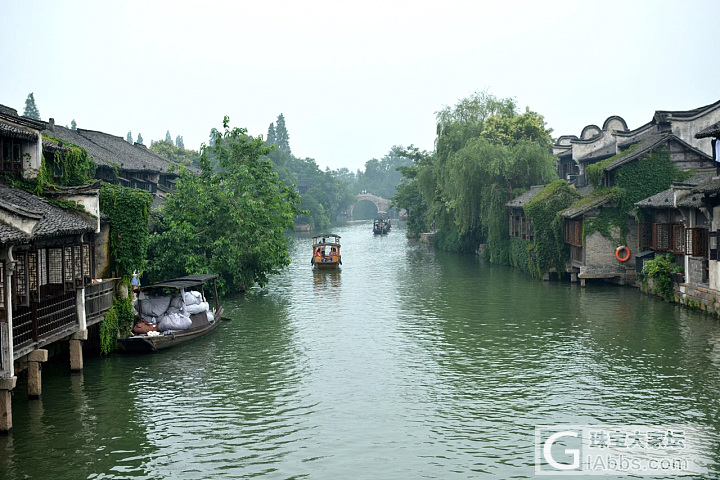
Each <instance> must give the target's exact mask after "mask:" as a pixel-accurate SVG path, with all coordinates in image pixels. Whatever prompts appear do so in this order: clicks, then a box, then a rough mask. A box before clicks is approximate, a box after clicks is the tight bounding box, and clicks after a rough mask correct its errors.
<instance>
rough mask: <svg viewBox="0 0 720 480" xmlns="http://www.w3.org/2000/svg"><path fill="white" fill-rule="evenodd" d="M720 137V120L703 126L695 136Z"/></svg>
mask: <svg viewBox="0 0 720 480" xmlns="http://www.w3.org/2000/svg"><path fill="white" fill-rule="evenodd" d="M706 137H716V138H717V137H720V122H717V123H714V124H712V125H710V126H709V127H707V128H703V129H702V130H700V131H699V132H698V133H696V134H695V138H706Z"/></svg>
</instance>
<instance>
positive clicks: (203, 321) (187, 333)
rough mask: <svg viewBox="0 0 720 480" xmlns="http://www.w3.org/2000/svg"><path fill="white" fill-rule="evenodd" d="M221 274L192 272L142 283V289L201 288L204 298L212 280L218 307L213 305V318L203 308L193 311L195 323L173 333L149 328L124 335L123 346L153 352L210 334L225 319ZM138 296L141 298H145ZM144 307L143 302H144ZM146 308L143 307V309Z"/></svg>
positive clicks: (155, 291)
mask: <svg viewBox="0 0 720 480" xmlns="http://www.w3.org/2000/svg"><path fill="white" fill-rule="evenodd" d="M217 278H218V276H217V275H188V276H186V277H180V278H174V279H172V280H166V281H163V282H159V283H155V284H153V285H149V286H146V287H140V288H139V291H140V292H141V293H145V294H148V293H153V294H155V293H163V292H165V293H167V292H172V294H174V295H177V294H179V293H182V292H183V291H190V290H198V291H200V293H201V294H202V298H203V299H204V298H206V296H205V288H204V287H205V283H206V282H209V281H212V288H213V295H214V298H215V308H213V309H212V310H213V314H214V317H215V318H214V319H213V320H209V319H208V315H207V312H200V313H196V314H193V315H190V320H191V321H192V325H191V326H190V328H188V329H185V330H178V331H175V332H173V333H167V334H163V333H162V332H149V334H142V335H135V334H133V335H132V336H130V337H126V338H121V339H119V340H118V342H119V343H120V346H121V347H122V349H123V350H125V351H126V352H129V353H151V352H156V351H158V350H161V349H163V348H168V347H173V346H175V345H180V344H182V343H186V342H189V341H190V340H194V339H196V338H199V337H202V336H205V335H207V334H208V333H210V332H212V331H213V330H215V329H216V328H217V327H218V325H219V324H220V321H221V319H222V314H223V307H222V306H220V303H219V300H218V295H217V286H216V284H215V279H217ZM142 296H143V295H140V297H142ZM140 297H138V300H137V301H138V302H142V301H143V300H142V299H141V298H140ZM140 308H142V303H141V304H140ZM140 311H142V310H140Z"/></svg>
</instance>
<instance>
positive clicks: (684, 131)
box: [670, 106, 720, 155]
mask: <svg viewBox="0 0 720 480" xmlns="http://www.w3.org/2000/svg"><path fill="white" fill-rule="evenodd" d="M670 121H671V123H672V132H673V133H674V134H675V135H676V136H678V137H680V138H681V139H682V140H683V141H685V142H687V143H689V144H690V145H692V146H693V147H695V148H697V149H699V150H701V151H702V152H704V153H706V154H708V155H712V146H711V145H710V138H701V139H697V138H695V134H696V133H698V132H699V131H700V130H702V129H704V128H707V127H709V126H710V125H713V124H715V123H717V122H718V121H720V106H719V107H718V108H716V109H715V110H712V111H710V112H707V113H706V114H705V115H703V116H702V117H699V118H695V119H693V120H689V121H680V120H673V119H672V118H671V119H670Z"/></svg>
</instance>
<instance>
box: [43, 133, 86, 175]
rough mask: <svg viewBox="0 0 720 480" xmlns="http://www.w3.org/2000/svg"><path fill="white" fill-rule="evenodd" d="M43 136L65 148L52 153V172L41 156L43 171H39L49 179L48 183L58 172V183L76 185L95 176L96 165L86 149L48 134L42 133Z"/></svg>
mask: <svg viewBox="0 0 720 480" xmlns="http://www.w3.org/2000/svg"><path fill="white" fill-rule="evenodd" d="M43 138H44V139H45V140H48V141H50V142H53V143H55V144H57V145H59V146H62V147H65V148H66V150H56V151H55V153H54V154H53V162H52V163H53V165H52V167H53V171H52V172H49V171H48V168H47V166H46V165H45V159H44V158H43V166H42V170H43V172H41V175H42V177H43V178H44V179H45V180H46V181H48V180H49V181H50V182H49V183H51V182H52V180H53V177H54V173H55V172H59V173H60V176H59V177H58V179H59V181H60V185H64V186H77V185H83V184H85V183H87V182H88V180H90V179H92V178H93V177H94V176H95V170H96V169H97V165H96V164H95V162H94V161H93V160H92V159H91V158H90V156H89V155H88V153H87V150H85V149H84V148H82V147H78V146H77V145H74V144H72V143H68V142H64V141H62V140H60V139H59V138H55V137H52V136H49V135H43ZM38 178H39V177H38Z"/></svg>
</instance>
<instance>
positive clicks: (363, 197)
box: [348, 193, 390, 217]
mask: <svg viewBox="0 0 720 480" xmlns="http://www.w3.org/2000/svg"><path fill="white" fill-rule="evenodd" d="M360 202H370V203H373V204H374V205H375V207H377V209H378V212H387V211H388V210H389V209H390V200H388V199H387V198H382V197H378V196H377V195H373V194H372V193H361V194H360V195H358V196H357V199H356V200H355V203H353V204H352V205H350V208H349V209H348V214H349V215H350V216H351V217H352V214H353V210H354V209H355V205H357V204H358V203H360Z"/></svg>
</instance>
